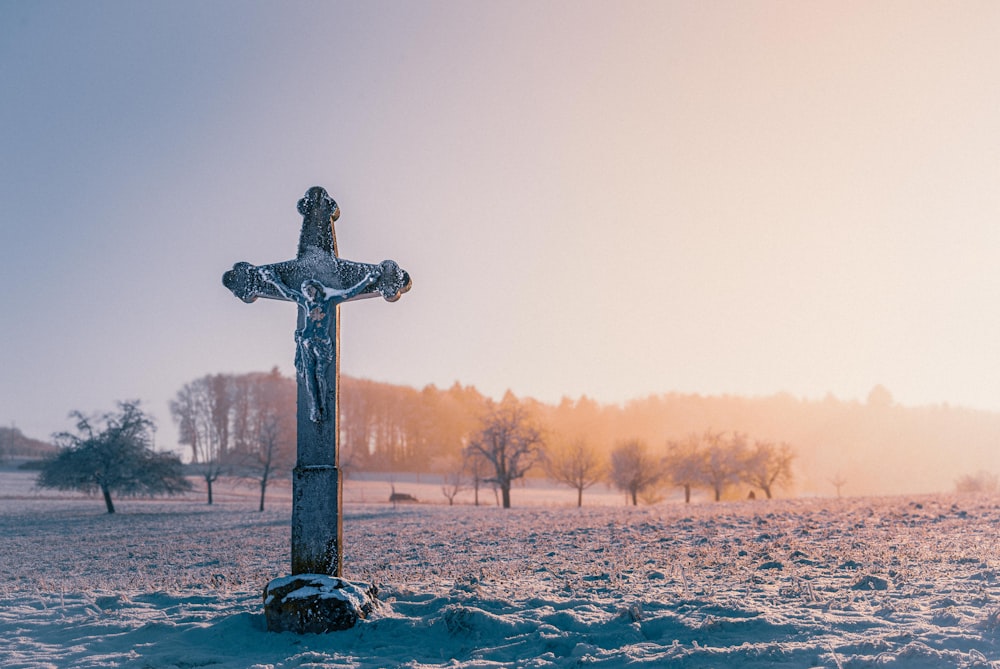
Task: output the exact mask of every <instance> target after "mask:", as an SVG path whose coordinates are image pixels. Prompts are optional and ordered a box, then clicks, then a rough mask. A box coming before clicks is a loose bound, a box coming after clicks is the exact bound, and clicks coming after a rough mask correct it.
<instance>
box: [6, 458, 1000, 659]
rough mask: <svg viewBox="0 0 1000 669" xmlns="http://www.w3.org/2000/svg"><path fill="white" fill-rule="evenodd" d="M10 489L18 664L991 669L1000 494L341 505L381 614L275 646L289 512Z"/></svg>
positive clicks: (999, 644) (11, 602)
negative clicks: (273, 624) (269, 611)
mask: <svg viewBox="0 0 1000 669" xmlns="http://www.w3.org/2000/svg"><path fill="white" fill-rule="evenodd" d="M24 477H25V475H24V474H20V473H17V474H15V473H0V666H3V667H5V668H8V669H10V668H14V667H81V668H91V667H135V668H137V669H138V668H147V667H150V668H156V669H160V668H164V669H165V668H173V667H177V668H180V667H185V668H189V667H214V668H219V669H237V668H239V669H243V668H247V667H259V668H263V667H269V668H273V669H279V668H286V667H338V668H341V667H343V668H348V667H351V668H354V667H365V668H383V667H410V668H414V669H416V668H429V667H481V668H487V667H488V668H493V667H584V666H585V667H590V666H594V667H682V668H687V667H720V668H722V667H803V668H805V667H820V666H822V667H829V668H847V667H878V666H883V665H889V666H895V667H935V668H937V667H988V666H992V667H1000V582H998V574H1000V542H998V540H997V528H998V522H1000V500H996V499H977V498H967V497H948V496H937V497H914V498H890V499H844V500H834V499H826V500H819V499H812V500H787V501H772V502H765V501H756V502H738V503H728V504H709V503H700V504H694V505H691V506H687V507H685V506H684V505H681V504H676V503H673V502H668V503H664V504H661V505H658V506H653V507H640V508H638V509H631V508H626V507H623V506H621V507H619V506H615V507H612V506H606V505H602V506H591V507H585V508H583V509H576V508H572V507H554V506H530V507H529V506H524V507H520V508H515V509H512V510H509V511H506V512H505V511H502V510H500V509H497V508H495V507H479V508H476V507H472V506H465V505H463V506H456V507H448V506H444V505H442V504H434V505H428V504H422V505H409V506H400V507H399V508H397V509H393V508H392V507H390V506H389V505H388V504H385V503H378V504H375V503H370V502H369V503H359V502H352V503H350V504H349V505H348V510H347V517H346V521H345V542H346V544H347V552H346V565H347V567H346V569H347V571H348V576H350V577H352V578H355V579H359V580H370V581H374V582H376V583H377V584H378V586H379V588H380V590H381V599H382V601H383V604H382V606H381V607H380V609H379V610H378V612H377V614H376V615H374V616H373V617H372V618H371V619H369V620H367V621H365V622H363V623H361V624H360V625H359V626H358V627H356V628H355V629H353V630H349V631H346V632H336V633H332V634H327V635H307V636H297V635H294V634H289V633H284V634H272V633H268V632H266V631H265V630H264V628H263V615H262V613H261V602H260V593H261V590H262V588H263V586H264V584H265V583H266V582H267V581H268V580H270V579H271V578H273V577H275V576H279V575H283V574H285V573H286V572H287V566H286V565H287V563H288V561H289V558H288V535H289V529H288V528H289V513H290V510H289V506H288V504H287V498H284V499H283V500H282V501H280V502H276V503H272V504H271V506H270V509H269V510H268V511H265V512H264V513H257V512H255V511H253V508H254V504H253V491H252V490H251V489H233V490H231V491H229V492H228V493H227V494H222V495H220V499H221V502H220V503H219V504H216V505H215V506H214V507H211V508H210V507H207V506H206V505H205V504H204V503H203V502H202V501H201V499H200V498H198V497H196V496H192V497H191V498H189V499H185V500H179V501H178V500H175V501H129V500H124V501H121V502H120V504H119V513H118V514H115V515H114V516H109V515H107V514H105V513H104V512H103V505H102V503H101V502H100V500H98V499H82V498H75V497H66V496H61V497H60V496H51V495H49V494H48V493H45V494H44V495H39V494H38V493H37V492H33V491H31V490H30V484H29V482H28V479H26V478H24ZM400 487H401V486H399V485H398V484H397V488H400ZM355 492H357V490H355ZM371 494H372V495H373V496H374V494H375V492H374V491H373V492H372V493H371ZM440 501H442V502H443V498H442V499H441V500H440ZM515 501H516V499H515Z"/></svg>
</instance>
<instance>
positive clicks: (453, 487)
mask: <svg viewBox="0 0 1000 669" xmlns="http://www.w3.org/2000/svg"><path fill="white" fill-rule="evenodd" d="M463 490H465V473H464V472H463V471H462V468H461V467H454V468H453V469H449V470H448V471H447V472H445V474H444V479H443V481H442V483H441V494H442V495H444V496H445V499H447V500H448V506H454V505H455V497H457V496H458V493H460V492H462V491H463Z"/></svg>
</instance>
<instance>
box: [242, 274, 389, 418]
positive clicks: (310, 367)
mask: <svg viewBox="0 0 1000 669" xmlns="http://www.w3.org/2000/svg"><path fill="white" fill-rule="evenodd" d="M257 273H258V274H259V276H260V278H261V279H263V280H264V281H267V282H268V283H270V284H271V285H272V286H274V287H275V288H276V289H277V290H278V292H279V293H281V295H282V296H284V297H285V298H286V299H288V300H291V301H293V302H296V303H297V304H298V305H299V306H300V307H301V308H302V311H303V313H304V318H303V325H302V327H300V328H299V329H297V330H296V331H295V371H296V372H298V374H299V377H300V378H302V379H303V380H305V382H306V388H307V389H308V391H309V396H310V399H311V400H312V402H311V405H312V406H310V408H309V418H310V419H312V421H313V422H314V423H319V422H322V421H323V420H326V414H327V406H326V396H327V382H326V370H327V367H329V366H330V365H331V364H333V362H334V356H335V355H336V352H335V351H334V346H333V340H332V339H331V338H330V323H331V320H332V319H333V318H334V317H335V316H334V314H336V311H337V305H338V304H340V303H341V302H345V301H347V300H349V299H351V298H352V297H354V296H356V295H358V294H360V293H361V291H363V290H364V289H365V288H367V287H368V286H370V285H372V284H373V283H375V282H376V281H378V279H379V277H380V276H381V274H382V272H381V269H380V268H374V269H372V270H371V271H370V272H368V274H367V275H365V277H364V278H363V279H361V281H359V282H358V283H356V284H355V285H353V286H351V287H350V288H344V289H342V290H336V289H333V288H328V287H326V286H324V285H323V284H322V283H320V282H319V281H316V280H315V279H306V280H305V281H303V282H302V286H301V290H295V289H293V288H289V287H288V286H286V285H285V284H284V282H283V281H282V280H281V279H280V278H278V275H277V273H276V272H275V271H274V269H272V268H271V267H258V268H257Z"/></svg>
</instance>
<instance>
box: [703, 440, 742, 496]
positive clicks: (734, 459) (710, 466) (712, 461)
mask: <svg viewBox="0 0 1000 669" xmlns="http://www.w3.org/2000/svg"><path fill="white" fill-rule="evenodd" d="M702 440H703V444H702V448H703V449H704V457H703V458H702V481H703V482H704V483H705V485H707V486H708V487H709V488H711V489H712V492H713V493H714V495H715V501H716V502H718V501H719V500H721V499H722V493H723V491H725V489H726V488H728V487H729V486H730V485H733V484H734V483H738V482H739V481H740V475H741V470H742V462H743V459H744V457H743V453H744V452H745V450H746V436H745V435H742V434H739V433H733V434H732V435H731V436H730V437H729V438H726V435H725V433H724V432H712V431H711V430H709V431H706V432H705V434H704V435H703V437H702Z"/></svg>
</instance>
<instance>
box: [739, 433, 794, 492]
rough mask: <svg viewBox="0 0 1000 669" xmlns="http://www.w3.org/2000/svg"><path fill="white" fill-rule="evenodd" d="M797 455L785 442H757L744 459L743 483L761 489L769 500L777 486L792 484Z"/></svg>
mask: <svg viewBox="0 0 1000 669" xmlns="http://www.w3.org/2000/svg"><path fill="white" fill-rule="evenodd" d="M794 459H795V453H794V452H793V451H792V447H791V446H790V445H788V444H786V443H784V442H782V443H780V444H775V443H774V442H771V441H756V442H754V445H753V448H751V449H750V450H749V451H747V453H746V454H745V456H744V458H743V471H742V477H743V481H745V482H746V483H748V484H750V485H752V486H754V487H756V488H760V489H761V490H763V491H764V494H765V495H766V496H767V498H768V499H771V498H772V497H773V490H774V487H775V486H787V485H790V484H791V483H792V479H793V477H792V460H794Z"/></svg>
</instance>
